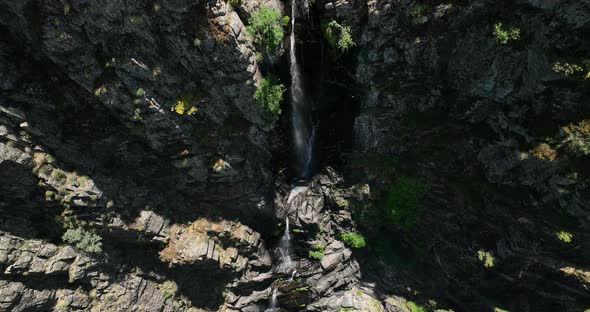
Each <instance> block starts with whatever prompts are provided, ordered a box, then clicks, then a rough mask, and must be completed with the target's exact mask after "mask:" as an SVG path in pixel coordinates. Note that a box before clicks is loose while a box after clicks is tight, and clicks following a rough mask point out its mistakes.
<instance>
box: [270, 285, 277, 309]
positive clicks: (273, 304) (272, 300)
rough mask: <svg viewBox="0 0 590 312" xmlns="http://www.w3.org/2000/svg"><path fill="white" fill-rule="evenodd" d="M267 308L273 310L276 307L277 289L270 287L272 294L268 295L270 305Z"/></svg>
mask: <svg viewBox="0 0 590 312" xmlns="http://www.w3.org/2000/svg"><path fill="white" fill-rule="evenodd" d="M268 308H269V310H271V311H274V310H276V309H277V289H276V288H273V289H272V295H271V296H270V307H268Z"/></svg>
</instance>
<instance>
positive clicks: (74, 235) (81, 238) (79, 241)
mask: <svg viewBox="0 0 590 312" xmlns="http://www.w3.org/2000/svg"><path fill="white" fill-rule="evenodd" d="M61 239H62V240H63V241H64V242H66V243H69V244H72V245H75V246H76V247H78V248H80V249H82V250H85V251H87V252H90V253H99V252H101V251H102V238H101V237H100V236H99V235H97V234H95V233H94V232H90V231H86V230H84V229H83V228H76V229H69V230H67V231H66V232H65V233H64V235H63V236H62V237H61Z"/></svg>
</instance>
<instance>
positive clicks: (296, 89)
mask: <svg viewBox="0 0 590 312" xmlns="http://www.w3.org/2000/svg"><path fill="white" fill-rule="evenodd" d="M304 6H305V8H304V9H305V10H307V2H306V3H304ZM296 14H297V3H296V0H292V1H291V37H290V44H291V51H290V62H291V67H290V70H291V90H290V91H291V109H292V112H291V126H292V128H293V149H294V152H295V168H296V174H297V178H304V179H305V178H309V176H310V175H311V170H312V166H313V145H314V140H315V124H314V123H313V120H312V117H311V108H310V105H309V101H307V99H306V98H305V92H304V88H303V81H302V77H301V68H300V66H299V63H298V62H297V56H296V55H297V54H296V51H297V50H296V45H295V44H296V43H295V17H296Z"/></svg>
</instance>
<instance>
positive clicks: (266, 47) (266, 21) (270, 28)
mask: <svg viewBox="0 0 590 312" xmlns="http://www.w3.org/2000/svg"><path fill="white" fill-rule="evenodd" d="M286 18H287V19H288V17H286ZM285 20H286V19H285V17H282V16H281V12H279V11H277V10H275V9H273V8H268V7H260V8H259V9H258V10H256V11H254V13H252V16H251V17H250V19H249V20H248V26H246V31H247V32H248V34H249V35H250V36H252V38H253V41H254V44H255V45H257V46H258V48H260V49H261V50H263V51H264V52H265V53H266V54H269V53H273V52H274V51H276V50H277V49H278V48H279V46H280V45H281V42H282V41H283V36H284V33H283V24H284V22H285Z"/></svg>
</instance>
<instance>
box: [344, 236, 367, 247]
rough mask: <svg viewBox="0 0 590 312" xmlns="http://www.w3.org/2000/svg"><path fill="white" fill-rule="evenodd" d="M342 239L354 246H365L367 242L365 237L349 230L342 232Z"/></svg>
mask: <svg viewBox="0 0 590 312" xmlns="http://www.w3.org/2000/svg"><path fill="white" fill-rule="evenodd" d="M340 239H341V240H342V241H343V242H344V243H345V244H346V245H348V246H349V247H352V248H363V247H365V245H366V243H365V238H364V237H363V236H362V235H361V234H358V233H353V232H349V233H342V234H341V235H340Z"/></svg>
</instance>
